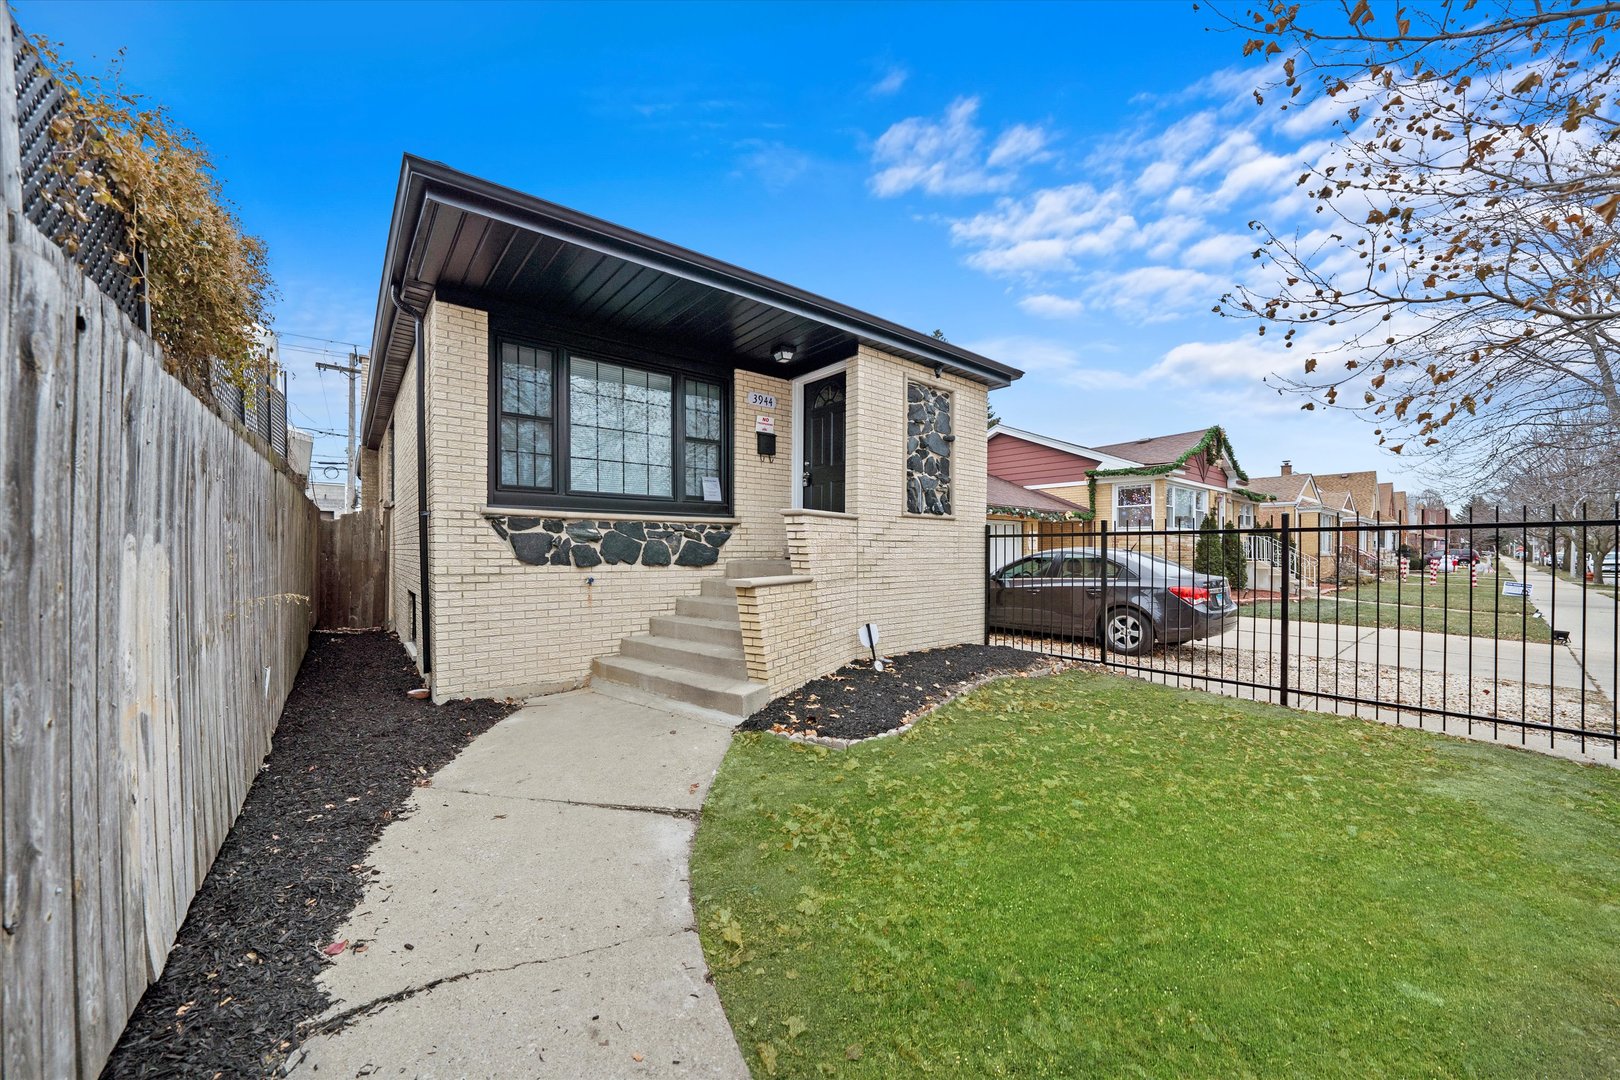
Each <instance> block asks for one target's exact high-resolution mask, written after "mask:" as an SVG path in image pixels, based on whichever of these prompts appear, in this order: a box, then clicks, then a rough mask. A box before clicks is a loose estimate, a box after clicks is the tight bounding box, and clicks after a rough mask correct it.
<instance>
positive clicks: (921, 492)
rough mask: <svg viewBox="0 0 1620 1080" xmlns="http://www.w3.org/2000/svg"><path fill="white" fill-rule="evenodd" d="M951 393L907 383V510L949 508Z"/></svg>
mask: <svg viewBox="0 0 1620 1080" xmlns="http://www.w3.org/2000/svg"><path fill="white" fill-rule="evenodd" d="M955 441H956V436H955V435H954V434H953V433H952V431H951V393H950V391H949V390H936V389H934V388H933V387H932V386H925V385H923V384H922V383H907V384H906V512H907V513H909V514H935V515H939V516H944V515H947V514H949V513H950V512H951V444H952V443H953V442H955Z"/></svg>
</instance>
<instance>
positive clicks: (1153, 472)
mask: <svg viewBox="0 0 1620 1080" xmlns="http://www.w3.org/2000/svg"><path fill="white" fill-rule="evenodd" d="M1199 454H1204V455H1206V456H1207V457H1208V460H1209V461H1210V462H1211V463H1213V462H1214V461H1215V459H1216V458H1218V457H1220V456H1221V455H1223V454H1224V455H1225V456H1226V460H1227V461H1230V462H1231V463H1232V471H1233V472H1234V473H1236V474H1237V478H1238V479H1239V480H1241V481H1243V482H1244V483H1245V484H1247V483H1248V482H1249V474H1248V473H1246V472H1244V471H1243V466H1241V465H1239V464H1238V459H1237V454H1236V453H1234V452H1233V450H1232V440H1231V439H1229V438H1227V436H1226V429H1225V428H1223V427H1221V426H1220V425H1219V424H1216V425H1215V426H1214V427H1212V428H1210V429H1209V430H1208V431H1206V432H1204V437H1203V438H1202V439H1199V440H1198V442H1196V443H1195V444H1193V445H1192V446H1191V447H1189V448H1188V449H1187V451H1186V452H1185V453H1184V454H1182V455H1181V456H1180V457H1178V458H1176V460H1174V461H1171V462H1167V463H1165V464H1163V465H1138V466H1136V467H1134V468H1130V469H1087V470H1086V486H1087V493H1088V497H1089V498H1090V500H1091V510H1090V511H1089V513H1090V515H1091V516H1090V517H1088V518H1087V519H1086V520H1087V521H1090V520H1092V519H1093V518H1095V517H1096V516H1097V481H1098V480H1099V479H1107V480H1112V479H1114V478H1115V477H1121V476H1150V477H1159V476H1169V475H1170V474H1171V473H1173V472H1175V471H1176V470H1177V469H1179V468H1181V467H1182V466H1183V465H1185V464H1187V462H1189V461H1191V460H1192V459H1193V458H1195V457H1197V456H1198V455H1199ZM1232 490H1233V491H1234V492H1237V493H1238V494H1241V495H1243V496H1244V497H1245V498H1247V499H1249V500H1250V501H1252V502H1266V501H1269V500H1271V499H1272V498H1273V497H1272V496H1269V495H1267V496H1264V497H1262V496H1259V495H1257V494H1255V493H1253V492H1249V491H1245V490H1243V489H1242V488H1233V489H1232Z"/></svg>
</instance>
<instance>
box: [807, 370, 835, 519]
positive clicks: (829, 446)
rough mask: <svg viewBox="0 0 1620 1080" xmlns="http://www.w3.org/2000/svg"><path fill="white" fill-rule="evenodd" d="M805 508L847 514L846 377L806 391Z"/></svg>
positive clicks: (820, 382)
mask: <svg viewBox="0 0 1620 1080" xmlns="http://www.w3.org/2000/svg"><path fill="white" fill-rule="evenodd" d="M804 508H805V509H806V510H830V511H832V512H834V513H838V514H842V513H843V512H844V373H843V372H842V371H840V372H839V373H838V374H836V375H830V376H828V377H827V378H825V379H820V380H817V381H816V382H813V383H809V384H807V385H806V386H805V388H804Z"/></svg>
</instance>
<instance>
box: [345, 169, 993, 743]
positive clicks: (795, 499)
mask: <svg viewBox="0 0 1620 1080" xmlns="http://www.w3.org/2000/svg"><path fill="white" fill-rule="evenodd" d="M372 356H373V358H374V363H373V364H372V370H371V376H370V378H369V380H368V383H367V388H366V398H365V413H364V424H363V427H362V435H363V439H364V444H365V446H366V448H367V450H368V456H369V457H371V458H372V460H371V461H369V462H364V463H363V466H364V467H367V468H370V469H371V470H372V471H376V470H378V469H380V471H381V474H382V479H381V481H380V482H379V483H376V484H371V483H367V484H365V485H364V487H365V491H366V492H367V494H368V498H379V497H380V498H381V499H382V502H381V504H380V505H381V508H382V510H383V511H384V522H385V525H384V527H385V531H386V533H387V541H388V548H389V560H388V571H387V572H388V574H389V575H390V586H391V587H390V590H389V595H390V610H389V624H390V625H391V626H392V627H393V628H394V629H395V630H397V631H398V633H399V635H400V637H401V639H402V640H404V641H405V642H407V644H408V645H409V646H410V648H411V650H412V652H413V655H414V656H415V657H416V663H417V666H418V668H419V669H420V670H422V672H423V674H424V675H425V677H426V678H427V680H428V683H429V685H430V687H431V689H432V695H433V698H434V699H435V700H437V701H444V700H446V699H449V698H456V697H474V696H477V697H506V696H526V695H531V694H536V693H542V692H546V691H552V690H558V689H563V688H567V687H573V686H578V685H580V684H582V683H583V682H585V681H586V680H587V678H589V677H592V674H593V672H594V680H595V681H596V682H598V683H601V684H603V688H604V689H607V690H610V692H617V693H622V694H627V695H629V696H636V695H637V694H641V693H655V694H660V695H664V696H668V697H677V698H680V699H682V700H685V701H689V702H692V703H694V704H697V705H702V706H706V707H709V708H714V709H719V710H722V711H725V712H729V713H731V714H733V715H744V714H746V713H748V712H751V711H753V710H754V709H756V708H758V706H759V705H761V704H763V703H764V701H766V700H768V699H769V697H771V696H772V695H774V694H777V693H780V692H782V691H784V690H787V689H790V688H792V687H794V686H797V685H800V684H802V683H803V682H805V681H807V680H808V679H811V678H814V677H816V676H819V675H822V674H825V673H826V672H828V671H830V670H832V669H834V668H836V667H838V666H839V665H841V664H843V663H845V662H847V661H848V660H850V659H851V658H853V657H855V656H857V655H859V654H860V653H861V652H862V651H863V650H862V649H861V646H860V644H859V642H858V640H857V631H858V629H859V627H860V626H861V624H863V623H867V622H873V623H876V624H878V626H879V628H880V631H881V633H882V647H883V649H884V650H886V651H888V652H892V653H898V652H904V651H907V650H911V649H918V648H926V647H930V646H938V645H948V644H954V643H958V642H966V641H979V640H982V637H983V633H984V594H983V577H984V574H983V571H982V570H981V569H980V567H981V566H982V565H983V562H984V554H983V552H984V545H985V532H984V527H985V526H984V518H985V508H986V496H985V489H986V469H985V423H986V417H987V412H988V409H987V400H986V395H987V393H988V391H989V390H990V389H992V388H994V387H998V386H1005V385H1007V383H1008V382H1010V381H1011V380H1012V379H1015V378H1017V377H1018V376H1019V374H1020V373H1019V372H1018V371H1017V370H1016V369H1013V368H1010V367H1007V366H1005V365H1002V364H999V363H997V362H995V361H993V360H990V359H987V358H985V357H982V356H979V355H977V354H975V353H972V352H969V351H968V350H965V349H962V348H960V347H958V346H955V345H951V344H948V343H946V342H944V341H941V340H938V339H936V338H933V337H931V336H930V335H928V334H924V333H920V332H917V331H914V330H909V329H906V328H904V327H901V326H897V325H895V324H893V323H890V322H887V321H885V320H883V319H879V318H877V317H875V316H872V315H868V314H865V313H863V312H859V311H856V310H854V309H853V308H849V307H846V306H844V305H842V304H838V303H835V302H833V301H831V300H826V299H823V298H821V297H818V296H815V295H812V294H810V293H807V292H804V291H803V290H800V289H796V288H794V287H792V286H789V285H785V284H783V283H781V282H777V281H773V280H770V279H768V278H764V277H761V276H760V275H757V274H754V273H751V272H750V271H747V270H743V269H741V268H739V267H736V266H731V265H728V264H726V263H722V262H719V261H718V260H715V259H712V258H709V257H707V256H704V255H700V254H698V253H696V252H692V251H688V250H685V249H682V248H679V247H676V246H674V245H671V244H668V243H665V242H663V241H660V240H656V239H654V238H652V237H649V236H645V235H641V234H638V233H635V232H631V231H630V230H628V229H624V228H621V227H619V226H617V225H612V224H610V223H608V222H605V221H602V220H599V219H596V218H592V217H588V216H586V215H584V214H580V213H578V212H576V211H573V210H569V209H566V208H564V207H561V206H558V205H556V204H553V203H549V202H545V201H543V200H540V199H537V198H533V197H531V196H528V195H524V194H522V193H520V192H516V191H512V190H510V189H507V188H502V187H499V186H497V185H494V184H491V183H488V182H486V181H483V180H479V179H477V178H474V177H471V176H467V175H466V174H463V173H459V172H456V171H454V170H452V169H449V168H446V167H445V166H442V165H438V164H436V163H432V162H426V161H423V160H420V159H417V158H414V157H407V158H406V160H405V163H404V168H403V170H402V173H401V177H400V185H399V191H398V196H397V200H396V203H395V206H394V214H393V222H392V226H391V228H390V231H389V238H388V248H387V254H386V260H385V265H384V268H383V276H382V284H381V289H380V295H379V299H378V307H377V326H376V331H375V338H374V341H373V351H372ZM423 398H425V401H426V404H427V408H426V412H425V415H423V416H420V417H419V408H418V406H419V402H420V401H421V400H422V399H423ZM767 429H768V430H767ZM419 433H420V435H421V438H420V439H419ZM424 469H425V474H424V473H423V472H422V471H421V470H424ZM419 508H420V509H421V511H423V512H422V513H421V514H420V516H419ZM421 521H425V523H426V531H425V533H424V532H422V531H421V530H420V529H419V527H418V526H419V522H421Z"/></svg>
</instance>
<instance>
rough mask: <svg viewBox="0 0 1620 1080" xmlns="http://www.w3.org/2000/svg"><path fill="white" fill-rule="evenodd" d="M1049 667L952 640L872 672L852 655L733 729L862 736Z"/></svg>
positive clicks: (998, 648)
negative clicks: (997, 680) (996, 681)
mask: <svg viewBox="0 0 1620 1080" xmlns="http://www.w3.org/2000/svg"><path fill="white" fill-rule="evenodd" d="M1052 667H1053V662H1052V660H1051V658H1050V657H1046V656H1042V655H1040V654H1039V653H1033V652H1029V651H1027V650H1024V649H1014V648H1011V647H1009V646H1005V645H952V646H949V647H947V648H943V649H924V650H921V651H919V652H913V653H904V654H902V655H900V656H896V657H894V658H893V659H892V660H891V661H889V663H888V665H887V666H886V667H885V669H884V670H883V671H876V670H874V669H873V667H872V662H871V661H870V660H858V661H856V662H855V663H852V664H846V665H844V666H843V667H841V668H839V669H838V670H837V671H835V672H833V673H832V674H831V675H826V676H823V677H822V678H819V679H814V680H812V681H810V682H808V683H806V684H805V685H803V686H801V687H800V688H799V689H797V690H795V691H793V692H792V693H790V694H783V695H782V696H781V697H779V698H777V699H776V700H774V701H772V702H771V703H770V704H769V705H767V706H765V707H764V708H763V709H761V710H760V711H759V712H757V713H755V714H754V715H753V716H750V717H749V718H748V719H747V720H744V721H743V722H742V724H741V725H740V729H741V730H743V731H773V732H776V733H778V734H783V735H799V736H811V737H815V738H820V739H850V740H853V739H869V738H872V737H873V736H876V735H882V734H884V733H885V732H889V731H894V730H895V729H897V728H901V727H905V726H906V725H907V724H909V723H910V722H911V721H913V720H915V719H916V718H917V717H918V716H920V715H922V714H923V713H925V712H928V711H929V710H931V709H934V708H937V707H938V706H940V705H942V704H944V703H945V702H946V701H949V700H950V699H951V698H953V697H955V696H956V695H957V694H959V693H961V692H962V691H963V690H965V689H967V688H969V687H972V686H976V685H978V684H979V683H981V682H984V681H985V680H986V679H988V678H991V677H993V676H996V675H1013V674H1019V673H1024V672H1036V671H1041V672H1044V671H1049V670H1051V669H1052Z"/></svg>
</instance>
